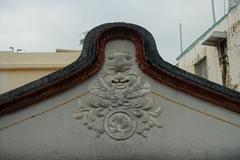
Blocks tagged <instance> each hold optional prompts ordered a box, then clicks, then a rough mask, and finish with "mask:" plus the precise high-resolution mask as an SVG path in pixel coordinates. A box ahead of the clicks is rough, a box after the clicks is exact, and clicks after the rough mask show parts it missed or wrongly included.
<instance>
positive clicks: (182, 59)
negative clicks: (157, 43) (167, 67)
mask: <svg viewBox="0 0 240 160" xmlns="http://www.w3.org/2000/svg"><path fill="white" fill-rule="evenodd" d="M177 60H178V64H177V66H178V67H180V68H182V69H184V70H186V71H188V72H191V73H193V74H196V75H198V76H201V77H203V78H206V79H208V80H211V81H213V82H216V83H218V84H221V85H224V86H225V87H228V88H231V89H234V90H237V91H240V63H239V62H240V5H239V0H229V12H228V13H227V14H226V15H224V16H223V17H222V18H221V19H220V20H219V21H217V22H216V23H215V24H214V25H213V26H211V27H210V28H209V29H208V30H207V31H206V32H205V33H204V34H202V35H201V36H200V37H199V38H198V39H197V40H196V41H195V42H193V43H192V44H191V45H190V46H189V47H188V48H187V49H186V50H185V51H184V52H182V53H181V55H179V56H178V57H177Z"/></svg>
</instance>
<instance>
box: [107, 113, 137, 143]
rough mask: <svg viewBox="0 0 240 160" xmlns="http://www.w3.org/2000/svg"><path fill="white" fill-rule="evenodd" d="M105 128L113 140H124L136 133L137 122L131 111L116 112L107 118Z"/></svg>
mask: <svg viewBox="0 0 240 160" xmlns="http://www.w3.org/2000/svg"><path fill="white" fill-rule="evenodd" d="M104 128H105V130H106V132H107V134H108V135H109V136H110V137H112V138H113V139H117V140H124V139H128V138H129V137H131V136H132V135H133V134H134V132H135V131H136V121H135V119H134V116H133V115H132V114H131V113H130V112H129V111H126V110H114V111H112V112H110V113H109V114H108V115H107V116H106V118H105V121H104Z"/></svg>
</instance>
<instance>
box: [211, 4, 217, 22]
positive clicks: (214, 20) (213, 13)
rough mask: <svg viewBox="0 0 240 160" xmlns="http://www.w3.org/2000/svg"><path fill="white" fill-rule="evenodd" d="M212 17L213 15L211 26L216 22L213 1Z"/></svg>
mask: <svg viewBox="0 0 240 160" xmlns="http://www.w3.org/2000/svg"><path fill="white" fill-rule="evenodd" d="M212 15H213V24H214V23H215V22H216V16H215V6H214V0H212Z"/></svg>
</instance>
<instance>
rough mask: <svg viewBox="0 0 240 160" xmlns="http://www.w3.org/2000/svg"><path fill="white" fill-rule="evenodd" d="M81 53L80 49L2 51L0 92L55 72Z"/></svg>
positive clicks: (0, 53) (0, 58) (0, 57)
mask: <svg viewBox="0 0 240 160" xmlns="http://www.w3.org/2000/svg"><path fill="white" fill-rule="evenodd" d="M79 55H80V50H68V49H56V52H35V53H33V52H14V51H0V94H1V93H5V92H7V91H10V90H12V89H15V88H17V87H20V86H22V85H24V84H27V83H29V82H32V81H34V80H37V79H39V78H41V77H43V76H46V75H48V74H50V73H52V72H55V71H57V70H59V69H61V68H63V67H65V66H67V65H69V64H70V63H72V62H73V61H75V60H76V59H77V58H78V57H79Z"/></svg>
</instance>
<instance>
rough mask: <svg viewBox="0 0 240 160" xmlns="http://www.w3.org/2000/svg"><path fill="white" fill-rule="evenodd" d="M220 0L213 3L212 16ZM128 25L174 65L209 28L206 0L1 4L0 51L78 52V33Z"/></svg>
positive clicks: (5, 0)
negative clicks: (149, 35)
mask: <svg viewBox="0 0 240 160" xmlns="http://www.w3.org/2000/svg"><path fill="white" fill-rule="evenodd" d="M223 2H224V0H215V8H216V17H217V19H219V18H220V17H222V16H223V14H224V7H223ZM108 22H129V23H135V24H138V25H141V26H143V27H144V28H146V29H147V30H149V31H150V32H151V33H152V34H153V36H154V38H155V40H156V43H157V46H158V50H159V53H160V55H161V56H162V57H163V58H164V59H165V60H166V61H168V62H170V63H172V64H176V60H175V59H176V57H177V56H178V55H179V54H180V45H179V22H181V23H182V26H183V48H184V49H185V48H187V47H188V46H189V45H190V44H191V43H192V42H193V41H194V40H195V39H196V38H198V37H199V36H200V35H201V34H202V33H203V32H204V31H205V30H207V29H208V28H209V27H210V26H211V25H212V11H211V0H21V1H20V0H1V1H0V50H1V51H6V50H9V47H10V46H13V47H14V48H16V49H17V48H21V49H23V50H24V51H27V52H39V51H44V52H45V51H55V49H56V48H66V49H79V38H80V33H81V32H84V31H87V30H90V29H92V28H93V27H95V26H97V25H100V24H102V23H108Z"/></svg>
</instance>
